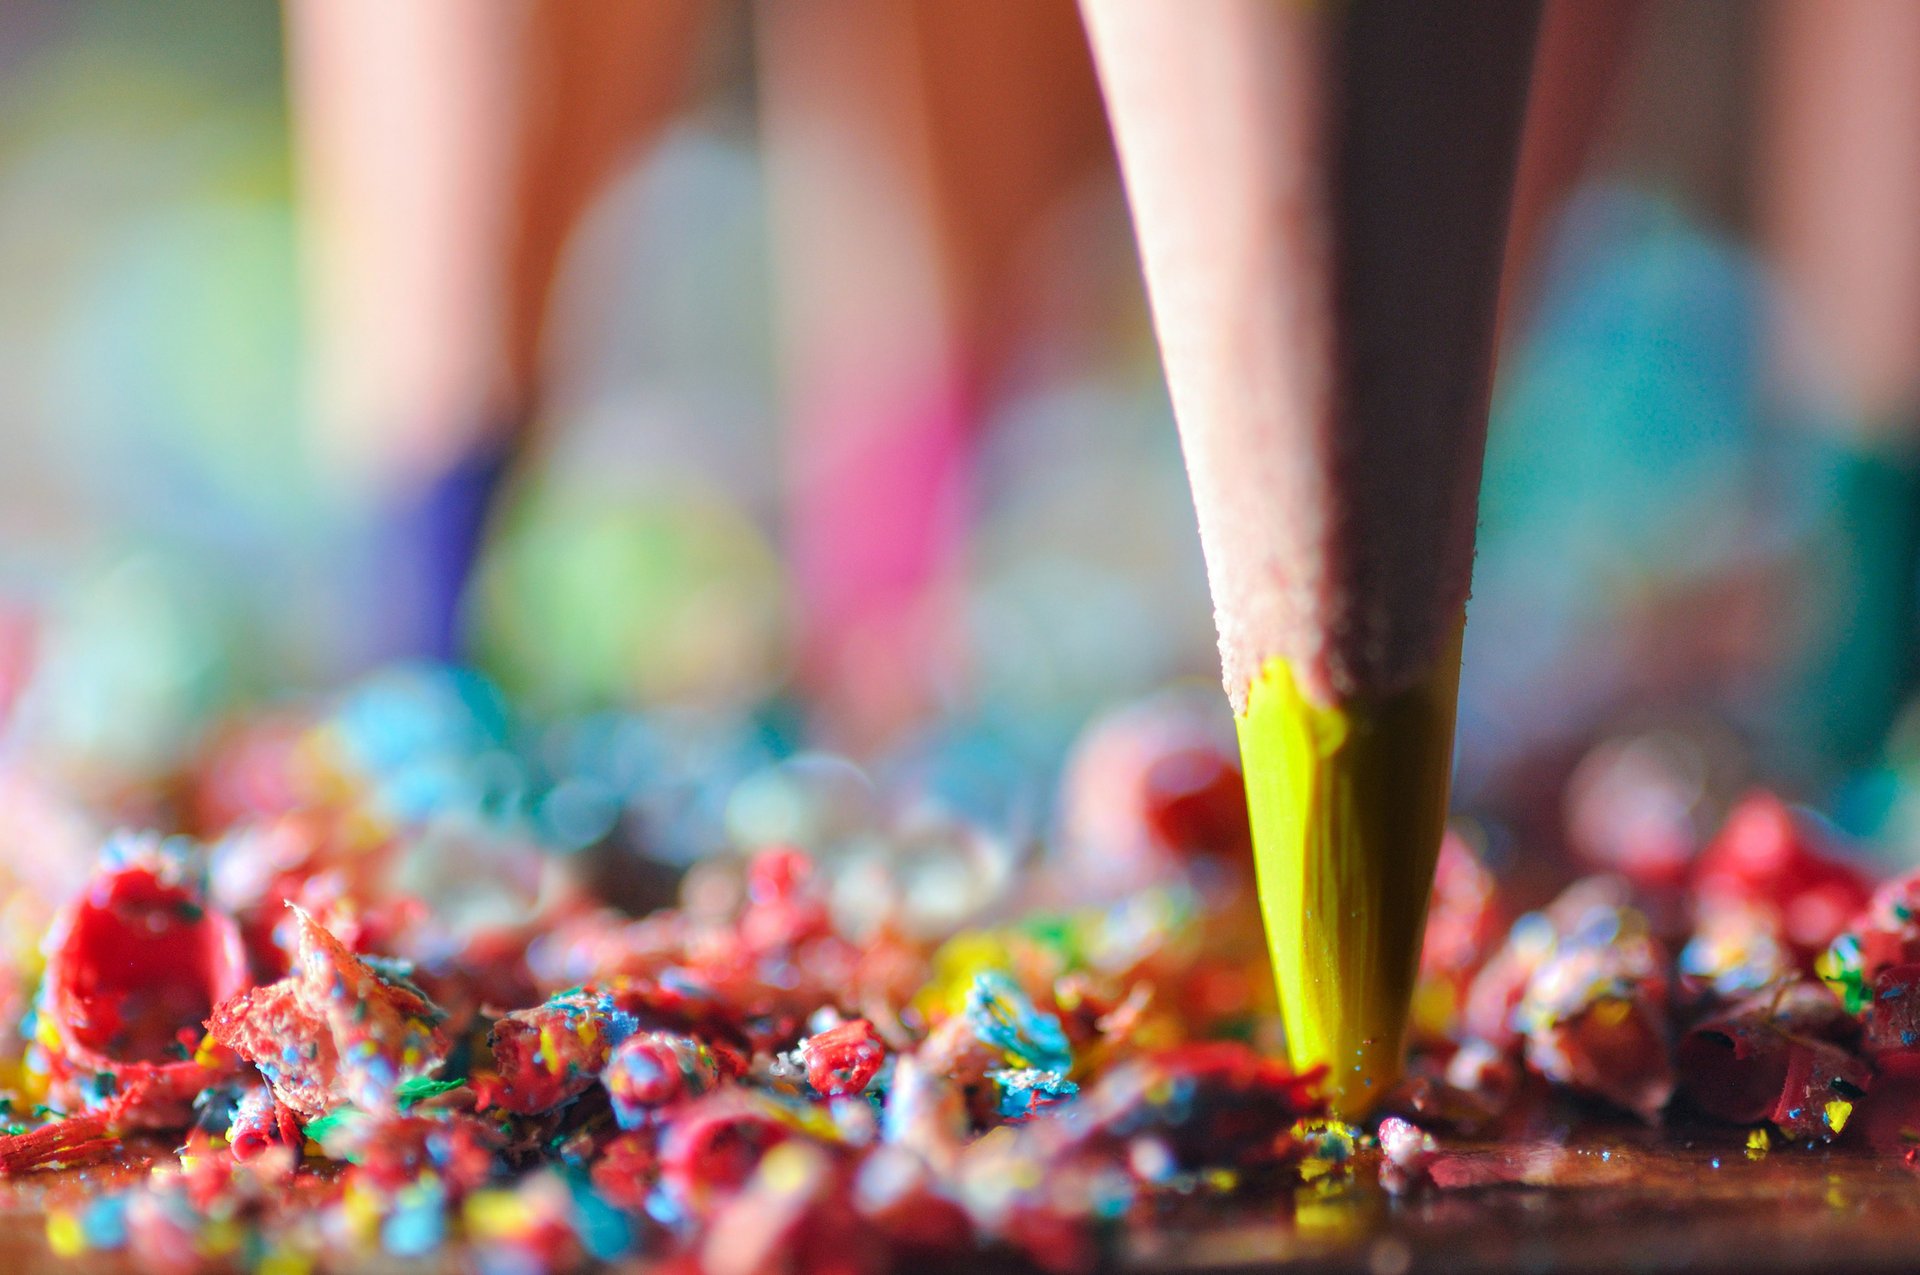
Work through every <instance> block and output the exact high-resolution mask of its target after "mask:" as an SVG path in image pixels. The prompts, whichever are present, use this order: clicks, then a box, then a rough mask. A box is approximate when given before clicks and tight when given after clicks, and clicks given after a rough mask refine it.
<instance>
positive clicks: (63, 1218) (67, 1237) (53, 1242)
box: [47, 1209, 87, 1257]
mask: <svg viewBox="0 0 1920 1275" xmlns="http://www.w3.org/2000/svg"><path fill="white" fill-rule="evenodd" d="M47 1247H48V1248H50V1249H52V1250H53V1255H54V1256H55V1257H78V1256H80V1255H81V1254H82V1253H84V1252H86V1251H87V1235H86V1232H85V1231H83V1230H81V1229H80V1219H79V1218H77V1217H75V1216H74V1215H73V1214H71V1213H69V1212H67V1211H66V1210H65V1209H55V1210H54V1211H53V1212H51V1213H49V1214H47Z"/></svg>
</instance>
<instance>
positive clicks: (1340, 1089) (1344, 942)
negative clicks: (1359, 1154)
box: [1238, 638, 1460, 1118]
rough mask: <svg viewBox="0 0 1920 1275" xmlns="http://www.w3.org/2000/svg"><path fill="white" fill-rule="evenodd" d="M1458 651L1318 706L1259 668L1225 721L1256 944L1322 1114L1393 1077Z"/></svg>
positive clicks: (1436, 842)
mask: <svg viewBox="0 0 1920 1275" xmlns="http://www.w3.org/2000/svg"><path fill="white" fill-rule="evenodd" d="M1459 669H1460V661H1459V643H1458V639H1457V638H1456V639H1455V641H1454V642H1453V643H1451V644H1450V646H1449V648H1448V650H1447V651H1446V653H1445V654H1443V656H1442V657H1441V659H1440V661H1439V663H1438V665H1437V666H1436V668H1435V669H1434V671H1433V672H1432V674H1430V675H1429V676H1428V677H1427V678H1426V679H1424V680H1423V681H1422V682H1420V683H1419V684H1417V685H1415V686H1413V687H1411V688H1409V689H1407V690H1403V691H1399V692H1396V693H1393V694H1389V695H1385V696H1381V697H1379V698H1377V699H1357V700H1350V701H1348V702H1345V703H1340V704H1333V705H1327V704H1320V703H1316V702H1315V701H1314V700H1312V699H1311V698H1310V697H1308V696H1307V695H1306V694H1304V693H1303V692H1302V691H1301V690H1300V687H1299V685H1298V683H1297V682H1296V681H1295V679H1294V676H1293V672H1292V670H1291V668H1290V667H1289V666H1288V665H1287V663H1286V661H1285V660H1281V659H1276V660H1272V661H1269V662H1268V663H1267V665H1266V666H1265V667H1264V668H1263V669H1262V671H1261V674H1260V676H1259V677H1258V678H1257V679H1256V680H1255V682H1254V684H1253V686H1252V687H1251V689H1250V690H1249V693H1248V696H1247V707H1246V710H1245V711H1244V712H1243V713H1241V714H1240V715H1239V717H1238V725H1239V735H1240V749H1241V753H1242V756H1243V759H1244V762H1245V768H1246V777H1247V800H1248V806H1249V809H1250V812H1251V815H1252V821H1253V840H1254V862H1255V867H1256V870H1257V874H1258V877H1259V885H1260V904H1261V911H1262V913H1263V915H1264V917H1265V920H1266V929H1267V945H1268V949H1269V951H1270V953H1271V955H1272V958H1273V972H1274V978H1275V981H1276V983H1277V985H1278V988H1279V993H1280V1008H1281V1013H1282V1015H1283V1016H1284V1018H1285V1021H1286V1032H1287V1052H1288V1055H1289V1057H1290V1058H1291V1060H1292V1062H1293V1064H1294V1066H1295V1067H1297V1068H1302V1069H1304V1068H1308V1067H1312V1066H1316V1065H1319V1064H1323V1063H1324V1064H1328V1066H1329V1071H1328V1077H1327V1084H1326V1088H1327V1097H1328V1100H1329V1102H1330V1103H1331V1104H1332V1107H1333V1110H1334V1113H1335V1114H1336V1115H1340V1116H1342V1117H1347V1118H1352V1117H1356V1116H1360V1115H1364V1114H1366V1112H1367V1111H1368V1110H1369V1109H1370V1108H1371V1107H1373V1106H1374V1105H1375V1104H1377V1103H1378V1102H1379V1101H1380V1100H1381V1099H1382V1098H1383V1097H1385V1096H1386V1093H1387V1091H1388V1090H1389V1089H1391V1088H1392V1085H1393V1083H1394V1081H1395V1080H1396V1079H1398V1077H1399V1074H1400V1065H1401V1052H1402V1048H1403V1046H1404V1040H1405V1033H1406V1023H1407V1016H1408V1012H1409V1009H1410V1006H1411V1003H1412V999H1413V989H1414V981H1415V977H1416V975H1417V973H1418V966H1419V959H1420V943H1421V938H1422V935H1423V933H1424V930H1425V925H1426V911H1427V897H1428V895H1429V893H1430V892H1431V890H1432V887H1433V871H1434V864H1435V861H1436V859H1437V857H1438V855H1439V849H1440V839H1441V836H1442V834H1443V833H1444V831H1445V825H1446V814H1447V789H1448V780H1449V770H1450V764H1451V758H1452V750H1453V717H1454V704H1455V699H1456V696H1457V693H1458V686H1459Z"/></svg>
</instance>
